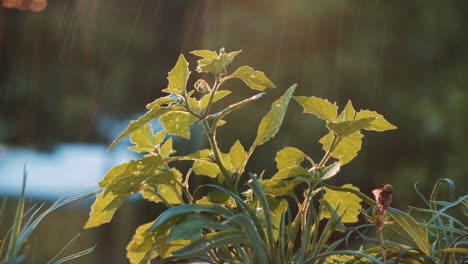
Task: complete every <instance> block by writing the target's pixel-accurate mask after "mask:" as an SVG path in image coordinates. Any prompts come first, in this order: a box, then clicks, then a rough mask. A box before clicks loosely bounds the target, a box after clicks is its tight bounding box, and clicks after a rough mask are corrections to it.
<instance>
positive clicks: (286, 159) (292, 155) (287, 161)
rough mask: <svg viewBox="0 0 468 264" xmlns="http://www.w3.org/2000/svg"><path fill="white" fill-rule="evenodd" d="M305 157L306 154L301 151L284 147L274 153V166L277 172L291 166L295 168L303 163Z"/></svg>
mask: <svg viewBox="0 0 468 264" xmlns="http://www.w3.org/2000/svg"><path fill="white" fill-rule="evenodd" d="M305 157H306V154H305V153H304V152H302V151H301V150H299V149H297V148H293V147H286V148H284V149H282V150H280V151H278V153H276V158H275V160H276V166H277V167H278V169H279V170H281V169H284V168H287V167H291V166H295V167H297V166H299V165H300V164H301V163H302V161H304V159H305Z"/></svg>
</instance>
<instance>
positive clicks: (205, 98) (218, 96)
mask: <svg viewBox="0 0 468 264" xmlns="http://www.w3.org/2000/svg"><path fill="white" fill-rule="evenodd" d="M229 94H231V91H228V90H221V91H217V92H216V93H215V95H214V96H213V103H214V102H217V101H219V100H221V99H223V98H224V97H226V96H228V95H229ZM210 97H211V94H205V95H204V96H203V97H202V99H200V101H199V102H198V108H200V109H205V108H207V107H208V104H209V102H210Z"/></svg>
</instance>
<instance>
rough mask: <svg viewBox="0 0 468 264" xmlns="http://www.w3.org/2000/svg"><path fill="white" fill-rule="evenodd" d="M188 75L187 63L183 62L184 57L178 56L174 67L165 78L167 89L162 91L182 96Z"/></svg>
mask: <svg viewBox="0 0 468 264" xmlns="http://www.w3.org/2000/svg"><path fill="white" fill-rule="evenodd" d="M189 75H190V71H189V68H188V62H187V60H185V57H184V55H183V54H180V56H179V59H178V60H177V63H176V65H175V66H174V68H172V70H171V71H170V72H169V75H168V77H167V80H168V81H169V84H168V85H167V88H166V89H164V90H162V91H163V92H166V93H177V94H183V93H184V91H185V86H186V85H187V80H188V78H189Z"/></svg>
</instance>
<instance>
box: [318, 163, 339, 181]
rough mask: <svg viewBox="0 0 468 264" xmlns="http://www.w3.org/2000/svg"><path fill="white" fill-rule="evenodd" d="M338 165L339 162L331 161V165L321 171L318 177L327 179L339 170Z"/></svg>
mask: <svg viewBox="0 0 468 264" xmlns="http://www.w3.org/2000/svg"><path fill="white" fill-rule="evenodd" d="M340 167H341V164H340V163H339V162H333V164H332V165H330V166H328V167H326V168H325V169H324V170H323V171H321V172H320V174H319V176H318V177H319V178H320V179H322V180H328V179H330V178H332V177H334V176H335V175H336V174H338V172H340Z"/></svg>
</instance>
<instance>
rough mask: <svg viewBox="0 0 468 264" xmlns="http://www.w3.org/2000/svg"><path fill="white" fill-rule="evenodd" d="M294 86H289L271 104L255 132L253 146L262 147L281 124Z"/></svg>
mask: <svg viewBox="0 0 468 264" xmlns="http://www.w3.org/2000/svg"><path fill="white" fill-rule="evenodd" d="M296 86H297V85H296V84H294V85H293V86H291V87H290V88H289V89H288V90H287V91H286V93H284V95H283V96H281V97H280V98H279V99H278V100H276V101H275V102H273V104H272V105H271V109H270V111H269V112H268V113H267V114H266V116H265V117H264V118H263V119H262V121H260V125H259V126H258V130H257V137H256V138H255V141H254V143H253V145H254V146H259V145H262V144H263V143H265V142H267V141H268V140H270V139H271V138H273V137H274V136H275V135H276V133H278V130H279V128H280V126H281V124H282V123H283V118H284V115H285V114H286V110H287V108H288V104H289V101H290V100H291V97H292V94H293V93H294V90H295V89H296Z"/></svg>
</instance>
